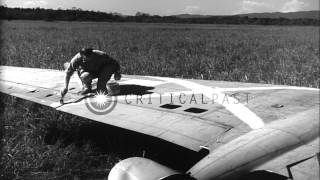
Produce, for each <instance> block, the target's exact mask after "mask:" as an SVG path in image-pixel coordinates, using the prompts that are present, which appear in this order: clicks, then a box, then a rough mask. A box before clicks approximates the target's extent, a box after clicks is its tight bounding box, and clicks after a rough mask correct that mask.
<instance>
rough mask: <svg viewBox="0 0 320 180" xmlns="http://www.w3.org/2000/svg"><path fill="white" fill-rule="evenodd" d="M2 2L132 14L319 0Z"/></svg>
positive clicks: (286, 6)
mask: <svg viewBox="0 0 320 180" xmlns="http://www.w3.org/2000/svg"><path fill="white" fill-rule="evenodd" d="M0 2H1V4H2V5H6V6H8V7H23V8H35V7H41V8H50V9H58V8H61V9H71V8H72V7H76V8H81V9H83V10H94V11H103V12H108V13H111V12H113V13H115V12H117V13H121V14H125V15H134V14H136V12H138V11H139V12H144V13H149V14H151V15H162V16H164V15H176V14H202V15H234V14H243V13H259V12H295V11H309V10H319V0H2V1H1V0H0Z"/></svg>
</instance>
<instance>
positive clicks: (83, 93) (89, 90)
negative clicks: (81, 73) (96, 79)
mask: <svg viewBox="0 0 320 180" xmlns="http://www.w3.org/2000/svg"><path fill="white" fill-rule="evenodd" d="M91 92H92V89H84V90H82V91H80V92H79V93H80V95H86V94H88V93H91Z"/></svg>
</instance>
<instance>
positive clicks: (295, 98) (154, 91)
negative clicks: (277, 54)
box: [0, 66, 319, 171]
mask: <svg viewBox="0 0 320 180" xmlns="http://www.w3.org/2000/svg"><path fill="white" fill-rule="evenodd" d="M64 76H65V73H64V72H63V71H58V70H49V69H36V68H21V67H10V66H1V67H0V91H1V92H3V93H6V94H10V95H13V96H17V97H20V98H23V99H26V100H30V101H33V102H36V103H40V104H43V105H46V106H50V107H53V108H55V109H56V110H59V111H63V112H67V113H71V114H74V115H77V116H81V117H85V118H88V119H92V120H95V121H99V122H102V123H106V124H109V125H113V126H117V127H121V128H125V129H129V130H132V131H136V132H140V133H143V134H147V135H150V136H154V137H158V138H160V139H164V140H166V141H169V142H172V143H174V144H177V145H180V146H183V147H185V148H188V149H191V150H193V151H199V150H201V149H202V148H204V147H205V148H207V149H209V150H210V151H214V150H215V149H218V148H220V147H222V146H223V145H226V144H228V142H231V141H233V140H235V139H236V138H239V137H241V136H242V135H245V134H247V133H248V132H251V131H253V130H259V129H261V128H263V127H266V126H268V124H274V123H276V122H277V121H279V120H285V119H287V118H289V117H294V116H295V115H296V114H299V113H301V112H310V111H312V113H314V114H319V113H318V112H317V111H318V109H319V89H315V88H306V87H293V86H278V85H268V84H255V83H240V82H225V81H206V80H192V79H189V80H185V79H178V78H167V77H155V76H133V75H124V76H123V78H122V80H121V81H119V84H120V89H121V92H120V95H119V96H112V97H111V98H110V99H109V101H108V103H109V104H108V108H109V111H108V112H107V113H106V112H105V111H104V109H99V107H98V108H97V106H99V104H98V103H97V99H96V98H97V97H96V96H95V97H86V98H84V97H83V96H79V95H78V94H77V92H78V91H80V88H81V82H80V80H79V78H78V77H77V75H73V77H72V79H71V81H70V85H69V93H68V94H67V95H66V96H65V98H64V102H65V104H60V103H59V100H60V94H59V91H60V89H62V88H63V85H64ZM100 105H101V104H100ZM306 118H308V117H306ZM316 119H318V121H319V118H316ZM317 125H318V126H319V123H318V124H317ZM311 141H312V142H311ZM314 142H316V140H314V138H313V139H310V142H306V143H305V144H302V145H307V146H308V147H313V148H309V149H308V148H307V149H308V153H306V154H305V155H301V157H300V156H299V157H298V158H293V156H292V155H291V154H280V155H279V156H278V159H276V158H275V159H274V161H268V162H269V163H270V164H267V163H264V164H261V166H260V167H261V168H262V169H265V168H267V169H272V168H271V167H273V170H275V171H279V169H276V168H275V167H274V166H273V165H272V164H273V163H272V162H274V163H277V164H281V163H282V165H281V168H283V167H286V165H288V163H289V164H290V163H294V162H296V161H298V160H301V159H304V158H308V157H310V156H311V155H314V154H316V153H318V152H319V146H317V147H316V148H315V146H312V145H309V144H308V143H314ZM309 150H310V151H309ZM299 151H300V150H299V149H297V150H296V152H299ZM301 151H305V150H304V149H302V150H301ZM292 152H293V151H292ZM298 154H299V153H298ZM280 157H281V158H280ZM289 157H290V158H291V160H290V162H289V161H285V159H288V158H289ZM290 158H289V159H290ZM280 162H281V163H280ZM257 169H259V168H258V167H257Z"/></svg>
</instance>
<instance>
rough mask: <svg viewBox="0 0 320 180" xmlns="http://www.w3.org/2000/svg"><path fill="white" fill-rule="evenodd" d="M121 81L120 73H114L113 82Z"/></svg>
mask: <svg viewBox="0 0 320 180" xmlns="http://www.w3.org/2000/svg"><path fill="white" fill-rule="evenodd" d="M120 79H121V73H120V72H119V71H117V72H115V73H114V80H116V81H119V80H120Z"/></svg>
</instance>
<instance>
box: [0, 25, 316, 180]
mask: <svg viewBox="0 0 320 180" xmlns="http://www.w3.org/2000/svg"><path fill="white" fill-rule="evenodd" d="M1 27H2V33H1V42H2V44H1V54H0V58H1V64H2V65H14V66H27V67H38V68H51V69H62V68H63V62H65V61H69V60H70V58H71V57H72V56H73V55H74V54H75V53H76V52H77V51H78V50H79V49H80V48H82V47H94V48H96V49H101V50H104V51H106V52H108V53H109V54H110V55H111V56H113V57H114V58H115V59H117V60H118V61H119V62H120V64H121V66H122V71H123V73H126V74H140V75H158V76H171V77H183V78H198V79H210V80H211V79H214V80H227V81H241V82H258V83H272V84H288V85H297V86H310V87H318V88H319V74H320V72H319V71H320V70H319V65H320V62H319V27H310V26H308V27H294V26H290V27H287V26H245V25H239V26H235V25H184V24H137V23H131V24H128V23H93V22H42V21H4V22H3V23H2V26H1ZM0 107H1V108H0V109H1V122H0V123H1V124H0V125H1V127H2V129H1V133H0V135H1V136H3V138H2V141H1V143H2V144H1V145H2V157H1V164H0V165H1V166H0V179H13V178H16V179H49V178H51V179H75V178H80V179H86V178H88V177H90V178H91V179H100V178H103V177H106V175H107V173H108V170H109V169H110V168H111V167H112V166H113V164H114V163H115V162H117V161H118V160H119V159H122V158H124V157H127V156H132V155H141V154H142V152H143V151H144V150H145V149H141V147H144V148H145V147H146V146H147V144H150V142H153V141H152V140H150V139H149V140H146V139H143V140H140V141H135V139H142V138H140V137H139V138H132V137H131V136H132V135H130V133H128V132H123V131H121V133H122V135H121V137H117V138H116V139H117V140H112V137H115V136H119V134H117V133H119V132H115V131H114V130H112V128H110V127H108V126H106V125H102V124H99V123H96V122H91V121H90V120H87V119H83V118H77V117H74V116H71V115H67V114H64V113H60V112H55V111H53V110H52V109H50V108H47V107H42V106H40V105H37V104H34V103H30V102H26V101H23V100H20V99H17V98H13V97H10V96H7V95H1V106H0ZM130 137H131V138H130ZM124 145H127V146H124ZM128 147H130V148H129V149H128ZM161 147H164V146H161ZM150 149H152V147H150ZM119 152H120V153H119ZM148 152H149V151H148Z"/></svg>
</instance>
